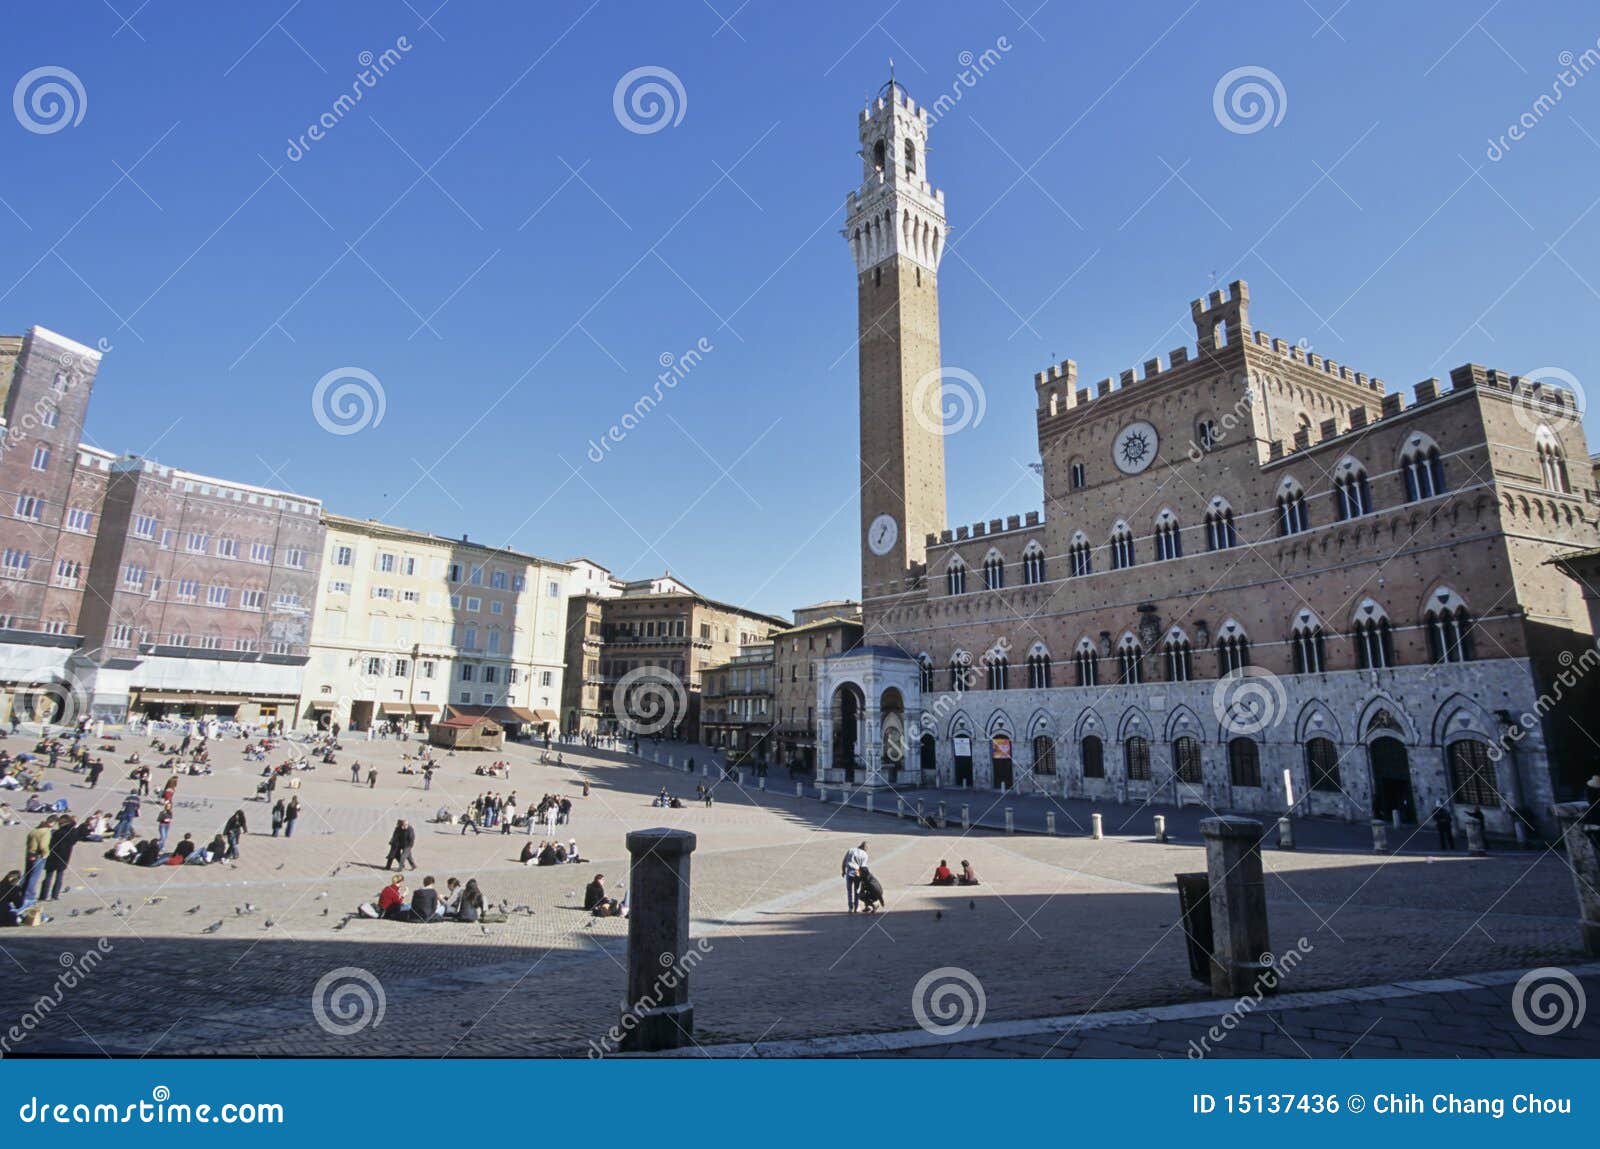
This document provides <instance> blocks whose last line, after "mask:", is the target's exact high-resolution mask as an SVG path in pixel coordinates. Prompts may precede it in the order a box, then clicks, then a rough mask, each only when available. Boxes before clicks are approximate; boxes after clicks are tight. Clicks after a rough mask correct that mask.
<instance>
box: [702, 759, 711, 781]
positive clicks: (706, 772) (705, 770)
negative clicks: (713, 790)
mask: <svg viewBox="0 0 1600 1149" xmlns="http://www.w3.org/2000/svg"><path fill="white" fill-rule="evenodd" d="M710 775H711V764H710V763H708V762H702V763H700V777H702V778H708V777H710Z"/></svg>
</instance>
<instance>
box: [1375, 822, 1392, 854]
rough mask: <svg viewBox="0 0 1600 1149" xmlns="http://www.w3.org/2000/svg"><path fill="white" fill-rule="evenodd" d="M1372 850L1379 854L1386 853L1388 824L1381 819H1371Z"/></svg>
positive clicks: (1387, 847)
mask: <svg viewBox="0 0 1600 1149" xmlns="http://www.w3.org/2000/svg"><path fill="white" fill-rule="evenodd" d="M1372 848H1373V850H1374V851H1375V852H1376V853H1379V854H1383V853H1387V852H1388V849H1389V824H1388V823H1387V822H1385V821H1384V820H1383V819H1382V818H1374V819H1372Z"/></svg>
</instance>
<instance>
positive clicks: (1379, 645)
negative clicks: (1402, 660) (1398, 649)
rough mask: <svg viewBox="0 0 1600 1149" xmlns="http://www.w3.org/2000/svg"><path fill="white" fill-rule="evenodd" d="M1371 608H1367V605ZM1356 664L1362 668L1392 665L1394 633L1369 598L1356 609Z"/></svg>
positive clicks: (1382, 614) (1372, 668)
mask: <svg viewBox="0 0 1600 1149" xmlns="http://www.w3.org/2000/svg"><path fill="white" fill-rule="evenodd" d="M1369 606H1370V607H1372V608H1373V609H1370V610H1369V609H1368V607H1369ZM1352 638H1354V640H1355V644H1356V665H1357V666H1359V667H1360V668H1361V669H1362V670H1382V669H1384V668H1385V667H1390V666H1393V665H1394V634H1393V632H1392V631H1391V630H1390V627H1389V619H1388V617H1387V616H1385V615H1384V613H1383V611H1382V609H1381V608H1379V607H1377V606H1376V604H1374V603H1372V601H1371V600H1370V599H1369V600H1367V602H1365V603H1363V604H1362V605H1361V607H1359V608H1358V609H1357V611H1356V620H1355V628H1354V634H1353V635H1352Z"/></svg>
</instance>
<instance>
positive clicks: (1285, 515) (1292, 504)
mask: <svg viewBox="0 0 1600 1149" xmlns="http://www.w3.org/2000/svg"><path fill="white" fill-rule="evenodd" d="M1310 529H1311V515H1310V512H1309V511H1308V510H1307V509H1306V494H1305V491H1303V490H1301V488H1300V484H1299V483H1297V482H1295V481H1294V480H1293V479H1285V480H1284V481H1283V483H1282V484H1281V485H1280V486H1279V488H1278V534H1280V535H1283V536H1288V535H1297V534H1299V533H1300V532H1301V531H1306V530H1310Z"/></svg>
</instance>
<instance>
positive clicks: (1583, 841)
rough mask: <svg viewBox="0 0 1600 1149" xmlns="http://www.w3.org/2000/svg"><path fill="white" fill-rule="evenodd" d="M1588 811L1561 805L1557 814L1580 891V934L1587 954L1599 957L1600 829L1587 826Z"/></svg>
mask: <svg viewBox="0 0 1600 1149" xmlns="http://www.w3.org/2000/svg"><path fill="white" fill-rule="evenodd" d="M1588 809H1589V803H1587V802H1559V803H1557V804H1556V807H1555V812H1556V817H1557V818H1558V819H1559V820H1560V823H1561V841H1562V843H1563V844H1564V845H1565V846H1566V848H1567V864H1568V867H1569V868H1570V869H1571V870H1572V881H1573V884H1574V885H1576V886H1577V887H1578V934H1579V936H1580V937H1581V938H1582V940H1583V950H1584V952H1585V953H1587V954H1588V955H1589V956H1590V957H1600V826H1595V825H1592V824H1586V823H1585V822H1584V820H1583V819H1584V816H1585V815H1586V813H1587V812H1588Z"/></svg>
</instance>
